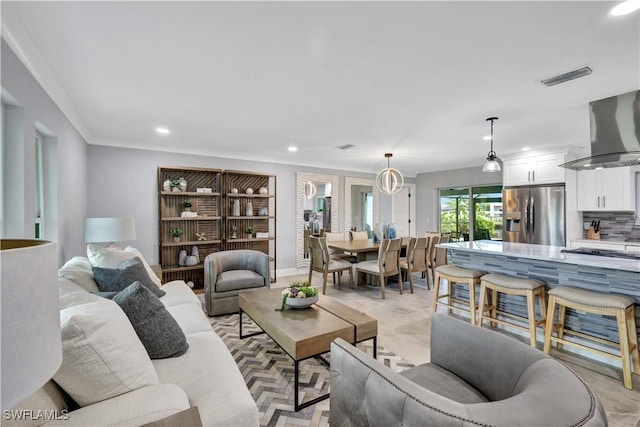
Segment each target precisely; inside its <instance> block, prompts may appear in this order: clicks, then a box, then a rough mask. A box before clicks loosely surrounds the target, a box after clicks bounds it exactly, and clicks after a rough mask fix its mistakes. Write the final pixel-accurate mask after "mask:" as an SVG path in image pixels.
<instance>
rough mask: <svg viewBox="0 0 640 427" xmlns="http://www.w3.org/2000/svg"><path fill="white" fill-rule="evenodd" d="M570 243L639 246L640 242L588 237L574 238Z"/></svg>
mask: <svg viewBox="0 0 640 427" xmlns="http://www.w3.org/2000/svg"><path fill="white" fill-rule="evenodd" d="M571 242H572V243H581V244H582V243H584V244H585V245H587V246H588V245H589V244H592V243H596V244H597V243H604V244H606V245H617V246H623V247H624V246H640V242H637V241H633V242H627V241H624V240H606V239H602V240H590V239H576V240H572V241H571ZM620 250H624V249H620Z"/></svg>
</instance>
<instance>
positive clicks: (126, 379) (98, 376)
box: [53, 298, 159, 406]
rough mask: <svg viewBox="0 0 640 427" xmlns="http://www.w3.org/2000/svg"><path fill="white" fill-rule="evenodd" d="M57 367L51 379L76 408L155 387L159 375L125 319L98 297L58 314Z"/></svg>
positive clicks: (117, 308) (114, 308) (120, 312)
mask: <svg viewBox="0 0 640 427" xmlns="http://www.w3.org/2000/svg"><path fill="white" fill-rule="evenodd" d="M60 326H61V328H62V365H61V366H60V369H58V372H56V374H55V375H54V376H53V379H54V380H55V382H57V383H58V384H59V385H60V387H62V388H63V389H64V390H65V391H66V392H67V393H68V394H69V395H70V396H71V397H72V398H73V400H75V401H76V402H77V403H78V404H79V405H80V406H87V405H90V404H92V403H95V402H100V401H102V400H105V399H109V398H111V397H114V396H119V395H121V394H123V393H127V392H129V391H132V390H136V389H138V388H141V387H144V386H147V385H150V384H158V383H159V381H158V374H157V373H156V371H155V369H154V367H153V363H152V362H151V359H150V358H149V355H148V354H147V351H146V350H145V349H144V346H143V345H142V343H141V342H140V340H139V339H138V336H137V335H136V332H135V331H134V329H133V326H131V323H130V322H129V319H128V318H127V316H126V315H125V314H124V312H123V311H122V310H121V309H120V307H118V305H117V304H116V303H115V302H113V301H111V300H107V299H103V298H100V299H99V300H97V301H95V302H91V303H88V304H81V305H76V306H73V307H69V308H66V309H64V310H61V311H60Z"/></svg>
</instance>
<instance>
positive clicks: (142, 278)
mask: <svg viewBox="0 0 640 427" xmlns="http://www.w3.org/2000/svg"><path fill="white" fill-rule="evenodd" d="M93 277H94V279H95V280H96V283H97V284H98V288H99V289H100V292H120V291H121V290H123V289H124V288H126V287H127V286H129V285H130V284H132V283H133V282H135V281H138V282H140V283H141V284H142V285H144V286H146V287H147V288H148V289H149V290H150V291H151V292H153V293H154V294H155V295H156V296H157V297H161V296H163V295H164V294H166V292H165V291H163V290H162V289H160V288H159V287H158V285H156V284H155V283H154V282H153V280H151V277H149V273H147V270H146V269H145V268H144V264H143V263H142V261H141V260H140V258H138V257H134V258H131V259H128V260H126V261H124V262H123V263H122V264H120V266H118V268H103V267H93Z"/></svg>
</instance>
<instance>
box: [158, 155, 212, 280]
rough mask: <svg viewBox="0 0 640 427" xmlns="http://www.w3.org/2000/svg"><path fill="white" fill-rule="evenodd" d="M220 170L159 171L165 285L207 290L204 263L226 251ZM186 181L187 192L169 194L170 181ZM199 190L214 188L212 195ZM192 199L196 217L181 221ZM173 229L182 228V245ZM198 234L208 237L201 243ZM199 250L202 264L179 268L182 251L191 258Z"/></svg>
mask: <svg viewBox="0 0 640 427" xmlns="http://www.w3.org/2000/svg"><path fill="white" fill-rule="evenodd" d="M221 172H222V171H221V170H220V169H206V168H192V167H174V166H159V167H158V218H159V221H158V236H159V243H158V246H159V247H158V253H159V254H160V265H161V268H162V281H163V282H169V281H171V280H184V281H185V282H189V281H191V282H193V283H194V291H195V292H201V291H203V290H204V259H205V258H206V256H207V255H209V254H211V253H213V252H217V251H220V250H221V249H222V245H223V240H222V225H221V222H222V215H221V210H220V203H221V193H220V175H221ZM178 178H184V179H185V180H186V181H187V188H186V191H165V190H164V188H163V184H164V182H165V181H166V180H167V179H178ZM197 188H210V189H212V192H211V193H200V192H197V191H196V189H197ZM185 199H189V200H190V201H191V203H192V207H191V211H192V212H197V214H198V216H196V217H181V213H182V210H183V208H182V202H183V201H184V200H185ZM172 228H181V229H182V230H183V234H182V236H181V238H180V241H178V242H176V241H174V239H173V237H171V235H170V234H169V230H171V229H172ZM196 233H198V234H201V235H202V233H204V237H205V240H200V239H199V238H198V237H197V236H196ZM194 247H197V248H198V253H199V257H200V262H199V263H198V264H197V265H193V266H181V265H178V258H179V254H180V251H181V250H185V251H186V252H187V255H191V253H192V249H193V248H194Z"/></svg>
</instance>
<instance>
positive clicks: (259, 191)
mask: <svg viewBox="0 0 640 427" xmlns="http://www.w3.org/2000/svg"><path fill="white" fill-rule="evenodd" d="M258 193H259V194H268V193H269V190H267V187H260V189H259V190H258Z"/></svg>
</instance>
